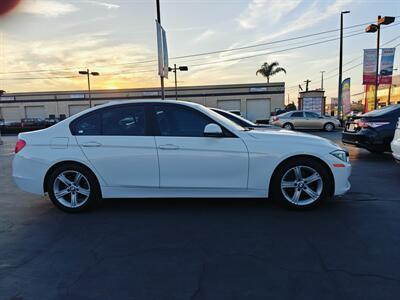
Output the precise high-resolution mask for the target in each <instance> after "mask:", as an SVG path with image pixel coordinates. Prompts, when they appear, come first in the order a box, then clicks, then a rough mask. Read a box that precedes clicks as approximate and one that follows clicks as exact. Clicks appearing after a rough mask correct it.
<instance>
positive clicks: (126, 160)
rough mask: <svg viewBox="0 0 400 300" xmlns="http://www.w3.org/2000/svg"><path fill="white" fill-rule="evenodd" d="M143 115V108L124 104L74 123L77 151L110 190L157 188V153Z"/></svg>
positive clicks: (98, 111)
mask: <svg viewBox="0 0 400 300" xmlns="http://www.w3.org/2000/svg"><path fill="white" fill-rule="evenodd" d="M146 115H147V113H146V110H145V105H144V104H129V105H127V104H124V105H119V106H111V107H108V108H104V109H100V110H97V111H94V112H92V113H89V114H87V115H85V116H83V117H81V118H79V119H77V120H76V121H74V122H73V124H72V132H73V134H74V135H75V136H76V140H77V142H78V145H79V147H81V149H82V151H83V152H84V154H85V156H86V157H87V159H88V160H89V161H90V163H91V164H92V165H93V166H94V168H95V169H96V170H97V172H98V173H99V174H100V176H101V177H102V178H103V179H104V180H105V182H106V183H107V184H108V185H109V186H113V187H128V188H129V187H156V188H158V187H159V169H158V158H157V150H156V145H155V140H154V136H151V135H149V134H148V127H147V116H146Z"/></svg>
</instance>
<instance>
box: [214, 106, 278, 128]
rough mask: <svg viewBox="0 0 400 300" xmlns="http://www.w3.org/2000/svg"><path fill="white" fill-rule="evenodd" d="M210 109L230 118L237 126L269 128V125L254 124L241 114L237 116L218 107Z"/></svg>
mask: <svg viewBox="0 0 400 300" xmlns="http://www.w3.org/2000/svg"><path fill="white" fill-rule="evenodd" d="M210 109H211V110H212V111H214V112H216V113H217V114H220V115H221V116H223V117H225V118H227V119H229V120H231V121H232V122H234V123H236V124H238V125H239V126H242V127H244V128H250V129H262V128H271V127H272V126H271V125H260V124H255V123H253V122H251V121H249V120H247V119H245V118H243V117H241V116H238V115H237V114H234V113H232V112H229V111H226V110H223V109H219V108H210Z"/></svg>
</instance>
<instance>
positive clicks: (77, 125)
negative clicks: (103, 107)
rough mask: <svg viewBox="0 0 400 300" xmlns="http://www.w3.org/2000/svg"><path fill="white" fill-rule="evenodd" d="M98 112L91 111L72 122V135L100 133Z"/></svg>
mask: <svg viewBox="0 0 400 300" xmlns="http://www.w3.org/2000/svg"><path fill="white" fill-rule="evenodd" d="M100 120H101V118H100V114H99V113H93V114H89V115H88V116H84V117H83V118H81V119H79V120H78V121H77V122H74V124H73V128H72V134H73V135H101V124H100Z"/></svg>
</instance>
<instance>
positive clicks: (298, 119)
mask: <svg viewBox="0 0 400 300" xmlns="http://www.w3.org/2000/svg"><path fill="white" fill-rule="evenodd" d="M290 121H291V122H292V123H293V125H294V127H295V128H299V129H300V128H305V126H306V124H305V123H306V122H305V118H304V113H303V112H302V111H295V112H293V113H292V115H291V116H290Z"/></svg>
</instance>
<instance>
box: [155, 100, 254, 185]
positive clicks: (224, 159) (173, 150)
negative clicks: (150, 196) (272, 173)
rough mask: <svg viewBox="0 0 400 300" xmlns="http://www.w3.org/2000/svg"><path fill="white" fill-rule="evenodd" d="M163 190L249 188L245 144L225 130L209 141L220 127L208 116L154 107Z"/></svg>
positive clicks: (183, 108) (178, 108) (181, 108)
mask: <svg viewBox="0 0 400 300" xmlns="http://www.w3.org/2000/svg"><path fill="white" fill-rule="evenodd" d="M153 117H154V124H155V125H156V128H157V129H156V132H157V133H156V135H157V136H156V145H157V150H158V158H159V165H160V187H161V188H221V189H224V188H225V189H245V188H247V178H248V164H249V157H248V151H247V148H246V145H245V144H244V142H243V141H242V140H241V139H240V138H238V137H237V136H235V135H234V134H232V133H230V132H229V131H227V130H226V129H224V132H225V133H224V136H222V137H205V136H204V128H205V126H206V125H208V124H210V123H216V122H215V121H214V120H212V119H211V118H210V117H208V116H207V115H205V114H204V113H202V112H200V111H198V110H196V109H194V108H191V107H188V106H184V105H179V104H168V103H160V104H155V105H154V115H153Z"/></svg>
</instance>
